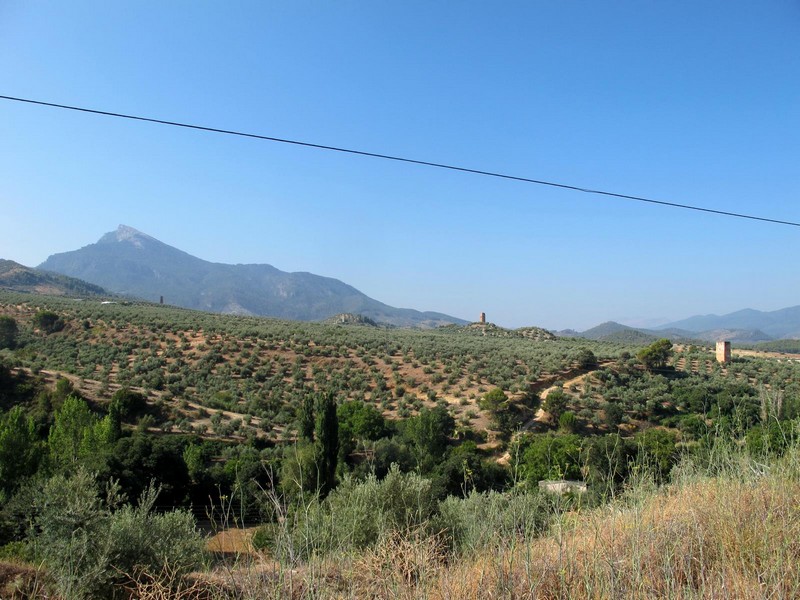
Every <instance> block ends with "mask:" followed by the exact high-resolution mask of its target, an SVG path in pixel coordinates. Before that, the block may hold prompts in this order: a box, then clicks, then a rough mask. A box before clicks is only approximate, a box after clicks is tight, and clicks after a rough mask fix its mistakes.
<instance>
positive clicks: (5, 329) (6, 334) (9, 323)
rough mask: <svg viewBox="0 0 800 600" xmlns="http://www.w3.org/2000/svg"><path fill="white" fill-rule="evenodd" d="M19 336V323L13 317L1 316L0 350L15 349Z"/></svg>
mask: <svg viewBox="0 0 800 600" xmlns="http://www.w3.org/2000/svg"><path fill="white" fill-rule="evenodd" d="M18 334H19V331H18V328H17V322H16V321H15V320H14V319H13V318H12V317H8V316H5V315H3V316H0V350H2V349H3V348H12V349H13V348H15V347H16V346H17V336H18Z"/></svg>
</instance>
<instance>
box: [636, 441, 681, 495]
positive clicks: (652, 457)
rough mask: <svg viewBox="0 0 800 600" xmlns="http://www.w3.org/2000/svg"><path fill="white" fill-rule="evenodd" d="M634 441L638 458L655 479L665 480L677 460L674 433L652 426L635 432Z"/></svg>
mask: <svg viewBox="0 0 800 600" xmlns="http://www.w3.org/2000/svg"><path fill="white" fill-rule="evenodd" d="M634 441H635V443H636V446H637V448H638V450H639V460H640V461H641V462H642V463H643V464H644V465H645V467H647V468H649V469H650V470H651V471H652V473H653V475H654V476H655V478H656V480H657V481H659V482H662V481H666V480H667V479H668V477H669V472H670V471H671V470H672V467H673V466H675V463H676V462H677V461H678V450H677V448H676V447H675V443H676V438H675V434H674V433H672V432H671V431H667V430H666V429H662V428H660V427H653V428H650V429H647V430H645V431H642V432H640V433H638V434H636V437H635V438H634Z"/></svg>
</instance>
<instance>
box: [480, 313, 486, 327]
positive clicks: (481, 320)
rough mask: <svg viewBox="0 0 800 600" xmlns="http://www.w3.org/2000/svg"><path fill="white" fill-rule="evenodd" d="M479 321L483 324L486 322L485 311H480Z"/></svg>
mask: <svg viewBox="0 0 800 600" xmlns="http://www.w3.org/2000/svg"><path fill="white" fill-rule="evenodd" d="M479 322H480V323H482V324H483V325H485V324H486V313H485V312H482V313H481V316H480V319H479Z"/></svg>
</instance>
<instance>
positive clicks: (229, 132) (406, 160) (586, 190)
mask: <svg viewBox="0 0 800 600" xmlns="http://www.w3.org/2000/svg"><path fill="white" fill-rule="evenodd" d="M0 100H11V101H13V102H24V103H27V104H36V105H38V106H49V107H51V108H61V109H64V110H73V111H78V112H84V113H90V114H93V115H104V116H106V117H116V118H119V119H130V120H133V121H145V122H147V123H157V124H159V125H171V126H173V127H183V128H185V129H196V130H198V131H207V132H211V133H222V134H225V135H236V136H239V137H246V138H253V139H257V140H266V141H268V142H279V143H281V144H292V145H294V146H304V147H306V148H316V149H317V150H329V151H332V152H343V153H345V154H355V155H357V156H369V157H372V158H382V159H384V160H393V161H396V162H402V163H409V164H413V165H423V166H426V167H434V168H437V169H448V170H450V171H459V172H461V173H472V174H473V175H483V176H486V177H497V178H500V179H510V180H512V181H521V182H523V183H534V184H536V185H544V186H549V187H554V188H560V189H564V190H572V191H574V192H583V193H586V194H597V195H600V196H608V197H611V198H620V199H622V200H632V201H636V202H646V203H648V204H658V205H660V206H669V207H672V208H683V209H686V210H694V211H698V212H704V213H711V214H714V215H723V216H726V217H736V218H739V219H750V220H752V221H763V222H765V223H775V224H778V225H790V226H792V227H800V223H796V222H794V221H782V220H780V219H771V218H768V217H759V216H757V215H748V214H743V213H735V212H730V211H726V210H716V209H713V208H704V207H702V206H694V205H691V204H679V203H677V202H667V201H665V200H654V199H653V198H645V197H643V196H631V195H628V194H619V193H616V192H607V191H603V190H594V189H591V188H585V187H580V186H577V185H569V184H566V183H556V182H553V181H544V180H542V179H532V178H530V177H520V176H517V175H509V174H507V173H497V172H494V171H484V170H482V169H470V168H468V167H459V166H456V165H448V164H444V163H437V162H431V161H427V160H417V159H414V158H406V157H403V156H392V155H390V154H380V153H378V152H367V151H365V150H354V149H352V148H340V147H337V146H327V145H325V144H314V143H312V142H302V141H299V140H289V139H285V138H279V137H273V136H269V135H259V134H256V133H247V132H244V131H232V130H230V129H219V128H217V127H206V126H204V125H193V124H190V123H179V122H177V121H167V120H164V119H153V118H150V117H141V116H137V115H127V114H123V113H116V112H110V111H106V110H95V109H92V108H85V107H81V106H69V105H66V104H56V103H54V102H44V101H42V100H31V99H29V98H18V97H15V96H2V95H0Z"/></svg>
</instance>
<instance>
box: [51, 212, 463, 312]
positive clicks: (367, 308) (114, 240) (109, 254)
mask: <svg viewBox="0 0 800 600" xmlns="http://www.w3.org/2000/svg"><path fill="white" fill-rule="evenodd" d="M39 268H40V269H46V270H48V271H54V272H56V273H62V274H64V275H69V276H71V277H79V278H81V279H85V280H86V281H90V282H92V283H95V284H97V285H101V286H103V287H104V288H106V289H108V290H111V291H113V292H116V293H119V294H125V295H130V296H136V297H138V298H142V299H145V300H150V301H152V302H158V301H159V299H160V298H161V297H162V296H163V297H164V302H166V303H167V304H174V305H176V306H183V307H186V308H193V309H198V310H206V311H211V312H221V313H228V314H241V315H262V316H270V317H278V318H282V319H293V320H299V321H316V320H322V319H327V318H329V317H332V316H334V315H337V314H341V313H352V314H358V315H362V316H364V317H368V318H369V319H372V320H373V321H376V322H379V323H389V324H392V325H397V326H401V327H410V326H415V327H436V326H439V325H442V324H447V323H459V324H464V323H466V321H464V320H462V319H457V318H455V317H451V316H449V315H445V314H442V313H436V312H420V311H417V310H413V309H408V308H394V307H392V306H388V305H387V304H384V303H382V302H378V301H377V300H373V299H372V298H370V297H368V296H366V295H365V294H363V293H361V292H359V291H358V290H357V289H355V288H354V287H352V286H350V285H347V284H346V283H343V282H341V281H339V280H338V279H333V278H330V277H321V276H319V275H314V274H312V273H286V272H284V271H281V270H279V269H276V268H275V267H273V266H271V265H266V264H250V265H241V264H240V265H228V264H222V263H212V262H208V261H205V260H202V259H200V258H197V257H195V256H192V255H190V254H187V253H186V252H183V251H181V250H178V249H177V248H173V247H172V246H168V245H167V244H165V243H163V242H160V241H158V240H157V239H155V238H153V237H151V236H149V235H146V234H144V233H141V232H140V231H137V230H135V229H133V228H132V227H127V226H125V225H120V226H119V228H118V229H117V230H116V231H113V232H110V233H107V234H105V235H104V236H103V237H102V238H100V240H99V241H98V242H97V243H95V244H90V245H88V246H85V247H83V248H81V249H79V250H74V251H72V252H64V253H61V254H54V255H52V256H50V257H49V258H48V259H47V260H46V261H45V262H43V263H42V264H41V265H39Z"/></svg>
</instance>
